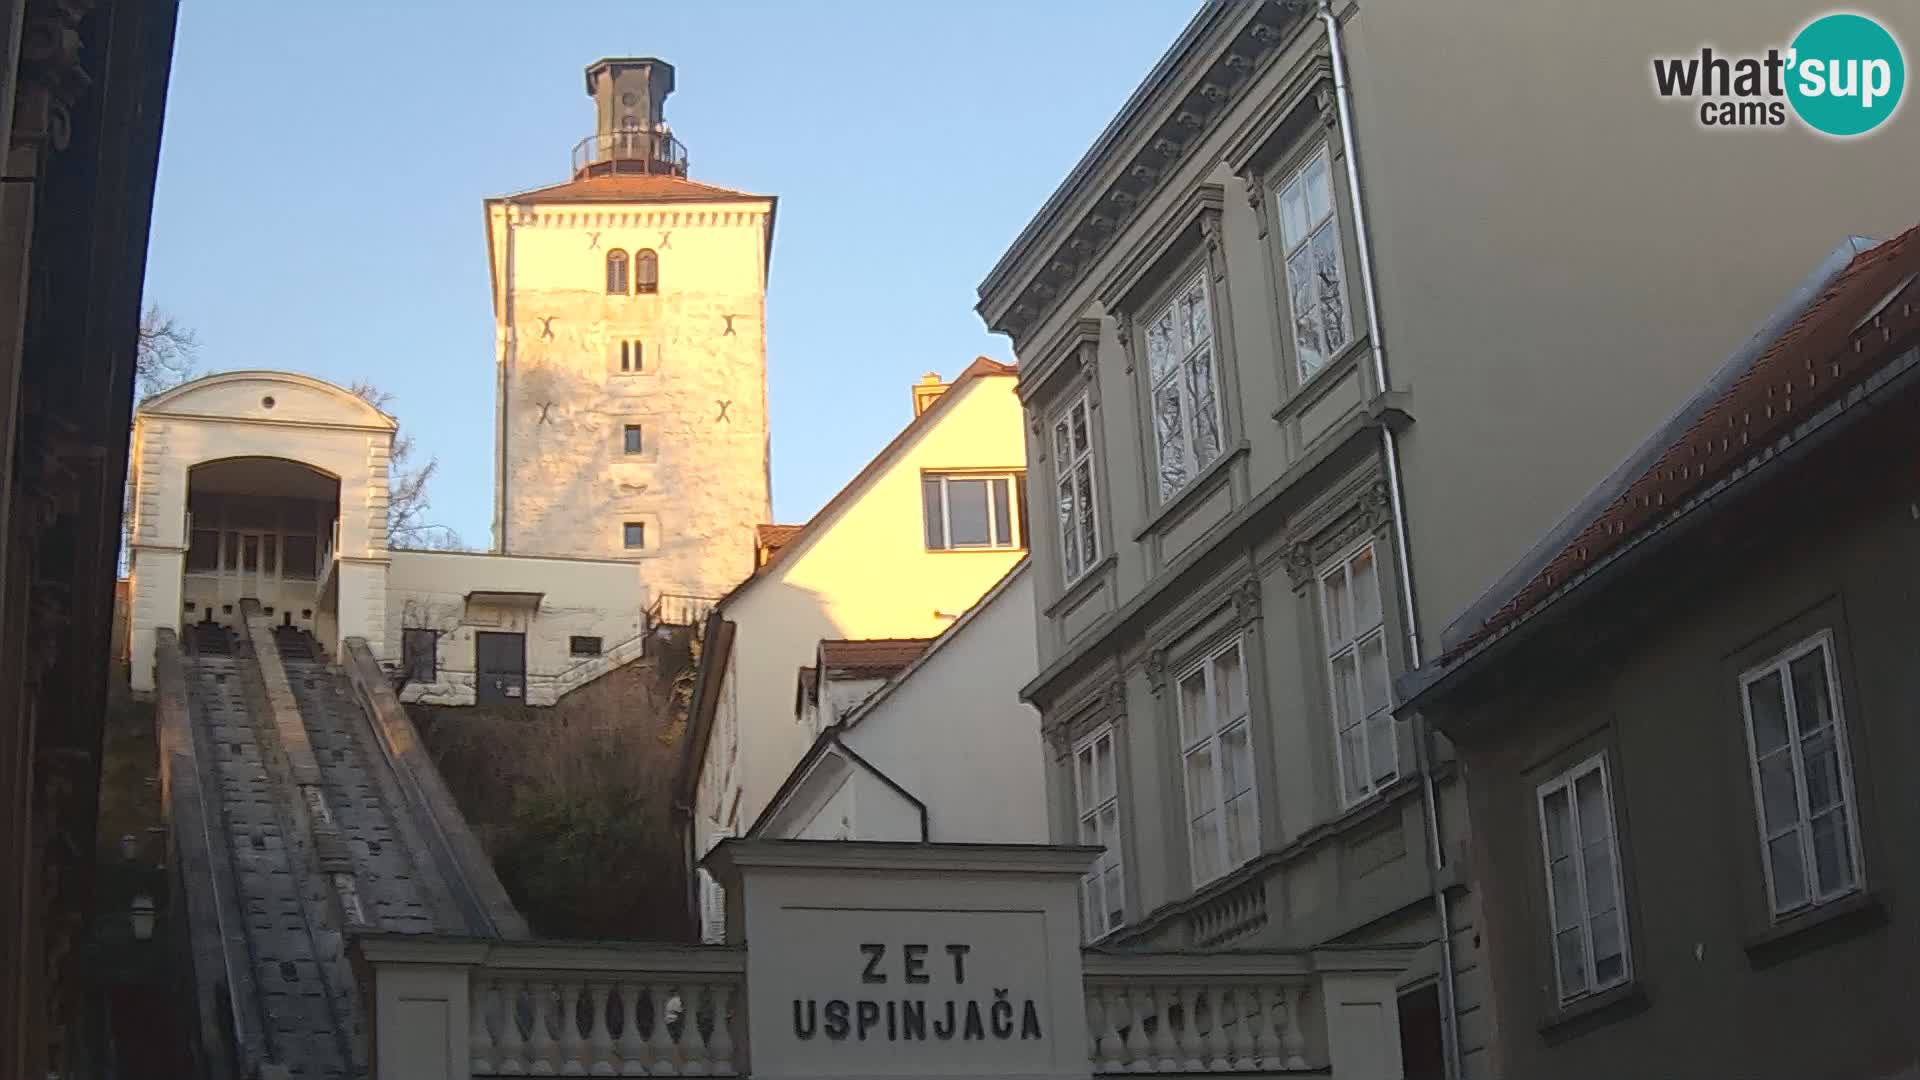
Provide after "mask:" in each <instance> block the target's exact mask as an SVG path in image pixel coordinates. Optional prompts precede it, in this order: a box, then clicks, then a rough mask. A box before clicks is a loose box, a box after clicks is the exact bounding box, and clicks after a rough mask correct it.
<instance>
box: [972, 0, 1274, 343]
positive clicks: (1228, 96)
mask: <svg viewBox="0 0 1920 1080" xmlns="http://www.w3.org/2000/svg"><path fill="white" fill-rule="evenodd" d="M1308 7H1309V5H1308V4H1307V3H1306V2H1305V0H1260V2H1258V3H1241V2H1232V0H1213V2H1212V3H1209V4H1208V5H1207V7H1206V8H1204V9H1203V10H1202V11H1201V12H1200V14H1199V15H1197V16H1196V17H1195V18H1194V21H1193V22H1192V23H1191V24H1189V26H1188V27H1187V30H1186V32H1185V33H1183V34H1182V35H1181V37H1180V40H1179V41H1177V42H1175V44H1174V46H1173V48H1172V49H1171V50H1170V51H1169V52H1168V53H1167V55H1166V56H1165V57H1163V58H1162V59H1161V61H1160V63H1159V64H1158V65H1157V66H1156V67H1155V68H1154V70H1153V72H1151V73H1150V74H1149V75H1148V76H1147V79H1146V81H1145V82H1144V83H1142V85H1141V86H1140V88H1139V89H1138V90H1136V91H1135V92H1134V95H1133V97H1132V98H1131V99H1129V100H1128V102H1127V104H1126V105H1125V106H1123V107H1122V108H1121V111H1120V113H1119V115H1118V116H1116V117H1115V118H1114V121H1113V123H1112V124H1110V125H1109V126H1108V128H1107V130H1106V132H1104V133H1103V134H1102V135H1101V137H1100V138H1099V139H1098V140H1097V141H1096V142H1095V143H1094V146H1093V148H1092V149H1091V150H1089V151H1088V153H1087V155H1086V156H1085V157H1084V158H1082V159H1081V161H1080V164H1079V165H1077V166H1076V167H1075V168H1074V170H1073V172H1072V173H1071V174H1069V175H1068V177H1067V179H1066V181H1065V182H1064V183H1063V184H1062V185H1061V186H1060V188H1059V189H1058V190H1056V191H1055V192H1054V194H1053V196H1052V197H1051V198H1049V199H1048V200H1047V203H1046V205H1045V206H1043V207H1042V208H1041V210H1040V213H1039V214H1038V215H1036V216H1035V218H1034V219H1033V221H1032V222H1030V223H1029V224H1028V225H1027V227H1026V229H1025V230H1023V231H1022V232H1021V234H1020V236H1019V237H1018V238H1017V239H1016V240H1015V241H1014V242H1013V245H1012V246H1011V247H1010V248H1009V249H1008V251H1007V253H1006V254H1005V255H1004V256H1003V257H1002V258H1001V260H1000V262H999V263H998V264H997V265H996V266H995V267H994V268H993V270H992V271H991V272H990V273H989V274H988V275H987V278H986V280H985V281H984V282H982V283H981V285H980V287H979V290H978V294H979V298H980V300H979V303H978V304H977V305H975V310H976V311H978V312H979V313H980V316H981V318H982V319H983V320H985V322H986V324H987V327H988V329H990V330H993V331H995V332H997V333H1004V334H1007V335H1008V336H1010V337H1012V338H1013V340H1014V342H1015V346H1016V349H1017V348H1018V347H1019V345H1021V344H1022V343H1024V342H1025V341H1026V338H1027V335H1028V334H1029V333H1030V332H1031V331H1032V329H1033V328H1034V327H1035V326H1037V325H1038V324H1039V323H1040V322H1041V321H1042V320H1043V319H1044V317H1045V316H1046V315H1047V314H1048V313H1049V312H1050V311H1051V310H1052V308H1053V306H1054V305H1055V304H1056V303H1057V302H1058V300H1059V298H1060V297H1061V296H1062V295H1064V294H1065V293H1066V292H1067V291H1068V290H1069V289H1071V288H1072V287H1073V286H1075V285H1077V284H1079V282H1080V281H1081V280H1082V279H1083V278H1084V277H1085V276H1086V275H1087V273H1088V272H1089V270H1090V269H1091V267H1092V266H1093V264H1094V263H1095V262H1096V261H1097V259H1098V258H1099V257H1100V256H1101V255H1102V254H1104V253H1105V252H1106V250H1107V249H1108V248H1109V247H1110V246H1111V245H1112V244H1113V242H1114V240H1115V239H1116V238H1117V237H1118V236H1119V235H1120V233H1121V232H1122V231H1123V230H1124V228H1125V226H1126V225H1127V223H1128V222H1130V221H1131V220H1132V219H1133V216H1134V215H1135V213H1137V211H1138V209H1139V207H1140V205H1141V204H1142V203H1144V202H1146V201H1147V200H1148V199H1149V198H1151V197H1152V196H1153V195H1154V194H1155V193H1156V192H1158V191H1159V190H1160V188H1161V186H1162V185H1163V184H1164V183H1165V182H1166V178H1167V177H1168V176H1169V175H1170V174H1172V173H1173V172H1175V171H1177V169H1178V168H1179V166H1180V165H1182V164H1183V163H1184V162H1185V161H1186V160H1187V159H1188V157H1190V156H1191V154H1192V153H1193V152H1194V149H1195V147H1196V146H1197V145H1198V144H1199V142H1200V141H1201V138H1202V137H1203V136H1205V135H1206V134H1207V133H1208V132H1210V131H1212V130H1213V129H1214V127H1215V126H1216V125H1217V124H1218V123H1219V121H1220V118H1221V117H1222V116H1224V115H1226V114H1227V113H1228V112H1229V111H1230V108H1231V106H1232V105H1233V104H1234V103H1235V102H1236V101H1237V100H1238V99H1239V98H1240V96H1241V95H1242V94H1243V93H1244V92H1245V90H1246V88H1247V86H1248V85H1249V84H1250V83H1251V82H1252V81H1253V76H1254V75H1255V74H1256V73H1257V72H1258V71H1260V70H1261V69H1262V68H1263V67H1264V66H1265V64H1266V63H1267V62H1268V61H1270V60H1271V59H1272V58H1273V57H1274V56H1276V55H1278V53H1279V51H1280V48H1281V46H1282V45H1283V44H1284V43H1285V42H1286V41H1287V39H1288V38H1289V37H1290V36H1292V33H1293V32H1294V31H1295V30H1297V29H1298V26H1299V25H1300V24H1301V22H1302V19H1303V16H1304V15H1305V13H1306V12H1307V11H1308Z"/></svg>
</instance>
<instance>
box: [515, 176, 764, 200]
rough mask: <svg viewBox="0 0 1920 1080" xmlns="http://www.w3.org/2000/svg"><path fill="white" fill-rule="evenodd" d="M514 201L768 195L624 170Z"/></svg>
mask: <svg viewBox="0 0 1920 1080" xmlns="http://www.w3.org/2000/svg"><path fill="white" fill-rule="evenodd" d="M507 198H508V199H511V200H513V201H514V202H541V203H581V202H727V201H732V200H738V199H766V198H771V196H767V195H754V194H752V193H750V192H745V191H735V190H733V189H732V188H723V187H716V186H714V185H712V184H703V183H701V182H700V181H698V180H689V179H687V178H686V177H684V176H674V175H672V174H670V173H620V174H617V175H613V176H590V177H586V178H584V179H580V180H569V181H567V182H566V183H564V184H554V185H552V186H550V187H543V188H534V189H533V190H532V191H522V192H518V193H516V194H513V195H509V196H507Z"/></svg>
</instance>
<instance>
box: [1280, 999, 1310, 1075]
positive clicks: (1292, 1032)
mask: <svg viewBox="0 0 1920 1080" xmlns="http://www.w3.org/2000/svg"><path fill="white" fill-rule="evenodd" d="M1283 992H1284V993H1285V994H1286V1001H1287V1027H1286V1030H1285V1031H1283V1032H1281V1034H1280V1050H1281V1052H1282V1053H1283V1054H1285V1055H1286V1067H1287V1068H1289V1069H1304V1068H1306V1067H1307V1025H1306V1024H1305V1023H1304V1021H1303V1016H1302V1014H1304V1013H1305V1012H1306V1011H1307V991H1306V988H1305V987H1295V988H1293V989H1291V990H1288V991H1283Z"/></svg>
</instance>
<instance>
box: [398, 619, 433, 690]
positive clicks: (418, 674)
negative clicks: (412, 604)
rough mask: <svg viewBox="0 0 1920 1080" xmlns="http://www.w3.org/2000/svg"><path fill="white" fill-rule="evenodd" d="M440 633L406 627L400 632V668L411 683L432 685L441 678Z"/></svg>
mask: <svg viewBox="0 0 1920 1080" xmlns="http://www.w3.org/2000/svg"><path fill="white" fill-rule="evenodd" d="M439 649H440V631H438V630H428V629H424V628H419V627H412V626H409V627H406V628H404V629H402V630H401V631H400V667H401V670H403V671H405V672H406V676H407V681H408V682H410V683H430V682H433V681H435V680H436V679H438V678H439V665H438V663H437V660H438V653H439Z"/></svg>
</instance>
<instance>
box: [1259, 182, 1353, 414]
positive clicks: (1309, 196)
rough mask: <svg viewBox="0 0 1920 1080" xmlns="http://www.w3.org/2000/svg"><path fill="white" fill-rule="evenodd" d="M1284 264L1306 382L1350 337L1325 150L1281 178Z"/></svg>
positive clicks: (1343, 267) (1279, 194) (1342, 261)
mask: <svg viewBox="0 0 1920 1080" xmlns="http://www.w3.org/2000/svg"><path fill="white" fill-rule="evenodd" d="M1275 199H1276V201H1277V202H1278V203H1279V208H1280V244H1281V248H1282V252H1283V255H1284V258H1285V261H1286V277H1287V307H1288V310H1289V311H1290V313H1291V314H1292V316H1293V347H1294V352H1295V354H1296V356H1297V359H1298V363H1299V368H1300V380H1301V381H1302V382H1305V381H1306V380H1308V379H1310V378H1312V377H1313V375H1314V373H1315V372H1317V371H1319V370H1320V369H1321V367H1323V366H1325V364H1326V362H1327V360H1328V359H1330V358H1331V357H1332V356H1333V355H1334V354H1335V353H1338V352H1339V351H1340V350H1341V349H1342V348H1344V347H1345V346H1346V344H1347V341H1348V340H1349V339H1350V338H1351V337H1352V331H1351V329H1350V327H1349V322H1348V313H1347V271H1346V259H1345V256H1343V255H1342V254H1341V251H1340V215H1339V212H1338V211H1337V209H1336V208H1335V205H1334V195H1333V166H1332V162H1331V159H1330V158H1329V156H1328V153H1327V149H1326V147H1321V148H1320V151H1319V152H1318V153H1316V154H1314V155H1313V157H1312V158H1311V159H1309V160H1308V161H1307V163H1306V164H1305V165H1302V166H1301V167H1300V168H1299V169H1297V170H1295V171H1294V172H1293V173H1291V174H1289V175H1288V176H1286V177H1284V178H1283V179H1282V180H1281V181H1280V184H1279V187H1278V189H1277V192H1276V195H1275Z"/></svg>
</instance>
